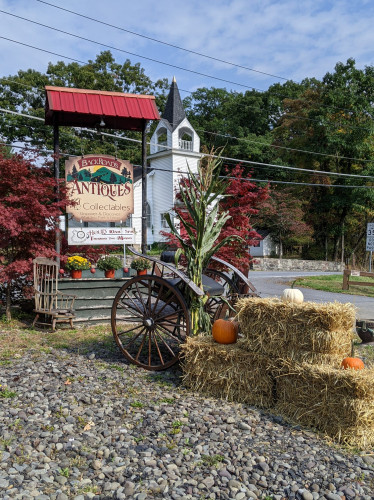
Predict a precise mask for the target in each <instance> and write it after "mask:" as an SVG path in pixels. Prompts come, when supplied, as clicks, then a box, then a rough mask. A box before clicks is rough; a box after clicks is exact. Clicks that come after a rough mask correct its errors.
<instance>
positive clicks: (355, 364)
mask: <svg viewBox="0 0 374 500" xmlns="http://www.w3.org/2000/svg"><path fill="white" fill-rule="evenodd" d="M341 367H342V368H343V369H344V370H346V369H347V368H351V369H353V370H363V369H364V368H365V365H364V362H363V361H362V359H360V358H344V359H343V361H342V364H341Z"/></svg>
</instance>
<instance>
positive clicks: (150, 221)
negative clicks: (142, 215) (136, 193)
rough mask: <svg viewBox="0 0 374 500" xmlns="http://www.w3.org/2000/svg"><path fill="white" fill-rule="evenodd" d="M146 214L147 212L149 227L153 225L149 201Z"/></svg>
mask: <svg viewBox="0 0 374 500" xmlns="http://www.w3.org/2000/svg"><path fill="white" fill-rule="evenodd" d="M145 207H146V214H147V227H149V228H151V227H152V213H151V205H150V204H149V203H148V201H146V202H145Z"/></svg>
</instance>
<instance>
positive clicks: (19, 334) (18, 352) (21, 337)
mask: <svg viewBox="0 0 374 500" xmlns="http://www.w3.org/2000/svg"><path fill="white" fill-rule="evenodd" d="M0 331H1V335H0V363H1V364H2V365H5V364H8V363H10V362H11V361H10V360H11V359H14V358H17V357H21V356H22V355H23V354H24V353H25V352H27V351H29V350H33V351H37V352H40V353H49V352H50V351H51V349H67V350H69V351H74V352H77V353H78V354H88V353H91V352H92V351H95V350H96V349H100V348H101V349H104V350H105V351H106V352H108V353H110V352H113V351H114V350H117V347H116V346H115V345H114V340H113V336H112V331H111V327H110V325H109V324H107V325H91V326H84V327H82V328H76V329H74V330H70V329H67V328H59V329H58V332H57V334H56V332H54V333H53V332H51V331H49V330H48V329H44V330H43V329H34V328H31V326H30V321H21V320H19V319H17V320H16V319H14V320H13V319H12V321H11V322H5V321H0ZM9 346H11V347H9ZM112 368H113V367H112ZM114 369H118V370H119V371H120V368H119V367H118V368H114Z"/></svg>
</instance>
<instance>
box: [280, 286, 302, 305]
mask: <svg viewBox="0 0 374 500" xmlns="http://www.w3.org/2000/svg"><path fill="white" fill-rule="evenodd" d="M282 300H283V302H292V303H293V304H302V303H303V302H304V295H303V292H302V291H301V290H299V289H298V288H286V289H285V290H283V293H282Z"/></svg>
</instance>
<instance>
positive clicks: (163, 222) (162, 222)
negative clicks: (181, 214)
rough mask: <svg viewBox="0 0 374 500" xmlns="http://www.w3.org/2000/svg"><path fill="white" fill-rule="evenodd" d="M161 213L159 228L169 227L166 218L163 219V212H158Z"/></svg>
mask: <svg viewBox="0 0 374 500" xmlns="http://www.w3.org/2000/svg"><path fill="white" fill-rule="evenodd" d="M160 215H161V228H162V229H168V228H169V225H168V223H167V222H166V219H165V214H160Z"/></svg>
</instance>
